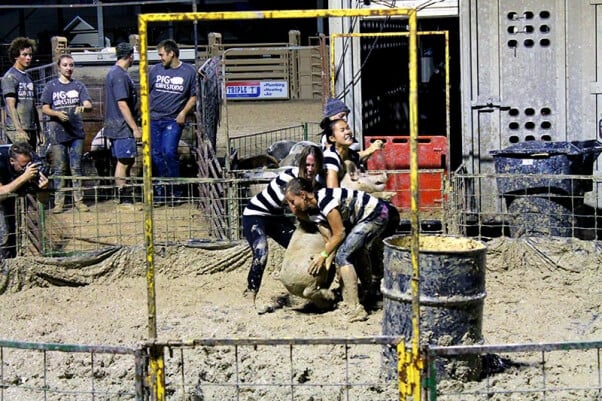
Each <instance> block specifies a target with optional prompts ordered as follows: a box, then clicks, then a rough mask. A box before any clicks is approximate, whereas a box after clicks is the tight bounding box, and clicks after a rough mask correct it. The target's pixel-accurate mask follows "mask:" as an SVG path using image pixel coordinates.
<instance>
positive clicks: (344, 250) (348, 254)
mask: <svg viewBox="0 0 602 401" xmlns="http://www.w3.org/2000/svg"><path fill="white" fill-rule="evenodd" d="M388 224H389V209H388V208H387V206H386V204H385V203H384V202H382V201H381V202H379V203H378V205H377V206H376V208H375V209H374V211H373V212H372V213H371V214H370V216H368V218H366V219H365V220H363V221H361V222H359V223H358V224H356V225H355V226H353V228H351V230H350V231H349V233H348V234H347V236H346V237H345V240H344V241H343V243H342V244H341V245H340V246H339V249H337V253H336V255H335V257H334V262H335V264H336V265H337V266H347V265H353V263H352V260H353V259H352V255H353V254H354V253H355V252H357V251H360V250H364V249H370V248H371V247H372V243H373V242H374V240H375V239H376V238H380V237H381V235H382V234H383V233H384V231H385V229H386V228H387V225H388Z"/></svg>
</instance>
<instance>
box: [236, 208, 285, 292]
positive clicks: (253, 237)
mask: <svg viewBox="0 0 602 401" xmlns="http://www.w3.org/2000/svg"><path fill="white" fill-rule="evenodd" d="M242 227H243V235H244V236H245V239H246V240H247V242H248V243H249V246H250V247H251V250H252V251H253V261H252V263H251V269H250V270H249V275H248V276H247V288H248V289H250V290H253V291H255V292H257V291H259V287H260V286H261V278H262V277H263V272H264V270H265V267H266V265H267V262H268V237H270V238H272V239H273V240H274V241H276V242H277V243H278V244H279V245H280V246H282V247H284V248H286V247H288V244H289V242H290V241H291V237H292V236H293V232H294V231H295V224H294V223H293V221H292V220H291V219H290V218H288V217H286V216H277V217H271V216H242Z"/></svg>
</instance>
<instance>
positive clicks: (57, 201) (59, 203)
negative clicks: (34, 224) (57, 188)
mask: <svg viewBox="0 0 602 401" xmlns="http://www.w3.org/2000/svg"><path fill="white" fill-rule="evenodd" d="M63 210H65V193H64V192H56V193H55V194H54V207H53V208H52V213H54V214H59V213H63Z"/></svg>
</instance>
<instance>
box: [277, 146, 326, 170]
mask: <svg viewBox="0 0 602 401" xmlns="http://www.w3.org/2000/svg"><path fill="white" fill-rule="evenodd" d="M311 145H314V146H319V145H318V144H317V143H314V142H310V141H301V142H297V143H295V144H294V145H293V146H292V147H291V148H290V150H289V152H288V154H287V155H286V157H284V158H283V159H282V160H280V166H298V165H299V157H300V156H301V152H302V151H303V149H304V148H305V147H307V146H311Z"/></svg>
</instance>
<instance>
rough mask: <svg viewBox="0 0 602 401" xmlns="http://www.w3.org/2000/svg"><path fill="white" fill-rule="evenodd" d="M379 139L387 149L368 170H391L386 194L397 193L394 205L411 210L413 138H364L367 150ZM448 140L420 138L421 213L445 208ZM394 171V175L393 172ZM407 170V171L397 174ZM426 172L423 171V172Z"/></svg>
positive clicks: (373, 157) (374, 160) (370, 164)
mask: <svg viewBox="0 0 602 401" xmlns="http://www.w3.org/2000/svg"><path fill="white" fill-rule="evenodd" d="M378 139H380V140H381V141H383V142H384V144H385V146H384V148H383V150H382V151H379V152H376V153H374V154H373V155H372V157H370V159H368V162H367V163H366V164H367V167H368V170H389V171H390V172H388V175H389V178H388V179H387V184H386V186H385V191H391V192H395V195H394V196H393V198H391V202H392V203H393V204H394V205H395V206H397V207H398V208H399V209H401V210H409V209H410V206H411V194H410V172H409V168H410V137H409V136H370V137H365V138H364V148H367V147H368V146H370V145H371V144H372V143H373V142H374V141H376V140H378ZM446 163H447V138H446V137H444V136H420V137H418V170H419V171H418V188H419V190H418V191H419V202H420V205H419V207H420V210H423V211H425V210H432V209H438V208H440V207H441V204H442V201H443V199H442V196H443V195H442V188H443V180H444V178H445V175H446V174H447V171H446V166H447V164H446ZM391 170H392V171H391ZM395 170H407V171H395ZM421 170H424V171H421Z"/></svg>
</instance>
